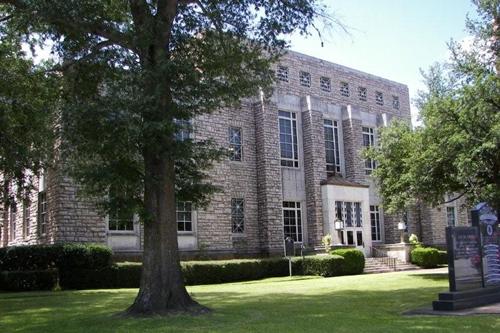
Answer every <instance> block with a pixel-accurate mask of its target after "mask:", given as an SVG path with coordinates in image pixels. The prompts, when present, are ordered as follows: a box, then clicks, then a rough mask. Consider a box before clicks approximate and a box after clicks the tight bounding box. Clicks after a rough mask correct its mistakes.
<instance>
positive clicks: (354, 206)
mask: <svg viewBox="0 0 500 333" xmlns="http://www.w3.org/2000/svg"><path fill="white" fill-rule="evenodd" d="M335 216H336V218H337V219H339V220H342V221H344V227H347V228H351V227H358V228H360V227H363V213H362V209H361V202H348V201H335Z"/></svg>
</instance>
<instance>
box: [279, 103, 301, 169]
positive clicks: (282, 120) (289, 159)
mask: <svg viewBox="0 0 500 333" xmlns="http://www.w3.org/2000/svg"><path fill="white" fill-rule="evenodd" d="M296 118H297V115H296V114H295V113H293V112H286V111H279V126H280V153H281V166H286V167H295V168H298V167H299V153H298V144H297V119H296Z"/></svg>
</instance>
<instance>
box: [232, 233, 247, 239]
mask: <svg viewBox="0 0 500 333" xmlns="http://www.w3.org/2000/svg"><path fill="white" fill-rule="evenodd" d="M246 236H247V235H246V234H245V233H244V232H232V233H231V237H233V238H245V237H246Z"/></svg>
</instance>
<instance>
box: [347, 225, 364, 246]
mask: <svg viewBox="0 0 500 333" xmlns="http://www.w3.org/2000/svg"><path fill="white" fill-rule="evenodd" d="M343 236H344V239H343V243H344V244H346V245H350V246H355V247H356V248H357V249H359V250H361V251H363V252H364V249H365V243H364V239H363V229H362V228H358V227H353V228H346V230H344V231H343Z"/></svg>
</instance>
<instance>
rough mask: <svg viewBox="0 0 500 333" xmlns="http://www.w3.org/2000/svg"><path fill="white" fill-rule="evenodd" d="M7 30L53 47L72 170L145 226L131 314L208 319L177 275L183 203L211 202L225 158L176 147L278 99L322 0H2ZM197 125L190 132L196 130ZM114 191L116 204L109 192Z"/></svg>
mask: <svg viewBox="0 0 500 333" xmlns="http://www.w3.org/2000/svg"><path fill="white" fill-rule="evenodd" d="M0 4H3V6H2V7H1V11H0V13H1V15H3V17H5V18H8V19H6V20H3V24H4V25H5V26H6V29H9V30H10V31H15V32H18V33H19V34H23V36H24V40H25V41H27V42H30V43H31V44H36V43H43V42H46V41H50V42H51V43H53V51H54V53H55V54H56V55H57V57H58V59H60V62H59V63H58V64H57V65H58V66H57V67H56V68H55V70H57V71H59V72H61V73H62V74H63V76H62V81H63V82H62V85H61V95H60V98H61V99H60V101H61V103H60V105H59V110H60V112H61V125H62V133H63V135H62V136H61V140H62V141H61V143H62V153H61V158H62V160H63V161H64V164H65V167H66V169H67V170H66V171H67V172H68V173H69V174H70V175H71V176H72V177H73V178H74V179H75V180H76V181H77V182H78V183H79V184H81V185H82V186H83V189H84V190H85V192H86V193H87V194H88V195H91V196H93V197H94V198H97V199H99V200H100V201H101V202H102V204H103V206H104V207H107V208H108V209H110V208H112V207H114V208H116V207H118V208H127V209H131V210H137V211H139V212H140V213H141V216H142V220H143V222H144V253H143V273H142V279H141V287H140V290H139V294H138V296H137V298H136V300H135V302H134V304H133V305H132V306H131V307H130V308H129V309H128V314H131V315H135V314H164V313H169V312H172V311H192V312H200V311H201V312H203V311H206V309H205V308H204V307H202V306H200V305H198V304H197V303H196V302H195V301H194V300H192V299H191V297H190V296H189V295H188V293H187V291H186V289H185V287H184V283H183V279H182V276H181V271H180V266H179V254H178V249H177V225H176V219H175V201H176V198H179V199H189V200H191V201H193V202H194V203H201V204H203V203H206V202H207V200H208V199H209V195H210V193H212V192H213V191H214V190H215V188H213V186H211V185H210V184H209V183H207V182H206V180H205V178H206V174H205V171H204V170H206V168H207V167H210V166H211V165H212V163H213V161H214V160H216V159H217V158H218V157H220V156H221V152H220V150H219V149H218V148H217V147H214V145H213V144H211V143H210V142H208V141H207V142H195V141H193V140H189V139H187V140H178V139H176V133H179V131H182V130H186V128H185V126H186V123H187V121H188V120H189V119H192V118H194V117H196V116H198V115H201V114H205V113H210V112H212V111H214V110H216V109H219V108H224V107H231V106H234V105H235V104H237V103H238V102H239V101H240V100H241V98H244V97H248V96H255V95H256V94H257V93H258V89H259V88H260V89H262V90H263V91H265V92H269V88H270V86H271V84H272V77H271V75H270V65H271V64H272V63H273V62H274V61H276V60H277V59H278V57H279V56H280V54H282V52H283V51H284V49H285V47H286V46H287V42H286V40H285V39H284V37H285V36H286V35H288V34H290V33H292V32H295V31H299V32H301V33H303V34H306V33H308V29H309V27H311V26H312V25H313V23H314V20H315V18H317V17H318V16H320V17H322V18H328V16H327V15H326V14H325V11H324V8H323V7H322V6H321V5H320V3H319V2H318V1H315V0H277V1H257V0H242V1H216V0H200V1H194V0H129V1H123V0H100V1H97V0H69V1H68V0H51V1H47V0H0ZM188 127H189V125H188ZM105 194H110V195H105Z"/></svg>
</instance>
